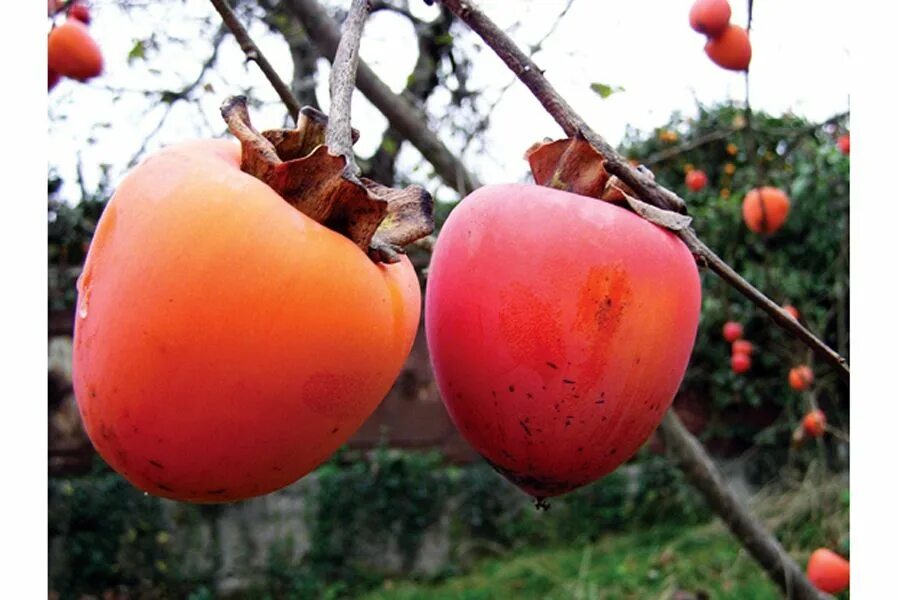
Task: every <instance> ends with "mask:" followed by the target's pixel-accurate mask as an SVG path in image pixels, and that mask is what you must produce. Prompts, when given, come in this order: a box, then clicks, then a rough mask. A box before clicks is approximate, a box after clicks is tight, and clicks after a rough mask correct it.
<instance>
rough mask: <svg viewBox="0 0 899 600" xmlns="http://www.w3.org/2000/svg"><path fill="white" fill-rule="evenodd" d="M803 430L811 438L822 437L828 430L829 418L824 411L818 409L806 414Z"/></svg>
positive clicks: (803, 420)
mask: <svg viewBox="0 0 899 600" xmlns="http://www.w3.org/2000/svg"><path fill="white" fill-rule="evenodd" d="M802 428H803V429H804V430H805V432H806V433H807V434H808V435H810V436H811V437H821V436H822V435H824V430H825V429H826V428H827V417H826V416H825V415H824V411H822V410H819V409H816V410H813V411H811V412H810V413H808V414H806V415H805V417H803V419H802Z"/></svg>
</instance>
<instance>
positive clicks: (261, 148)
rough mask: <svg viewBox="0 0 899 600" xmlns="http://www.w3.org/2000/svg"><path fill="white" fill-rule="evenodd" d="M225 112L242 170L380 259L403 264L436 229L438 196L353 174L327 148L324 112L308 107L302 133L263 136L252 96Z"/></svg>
mask: <svg viewBox="0 0 899 600" xmlns="http://www.w3.org/2000/svg"><path fill="white" fill-rule="evenodd" d="M221 112H222V116H223V117H224V119H225V122H226V123H227V124H228V129H229V130H230V131H231V133H232V134H234V136H235V137H236V138H237V139H238V140H240V145H241V149H242V153H241V165H240V168H241V170H243V171H244V172H245V173H249V174H250V175H253V176H254V177H256V178H257V179H259V180H261V181H263V182H265V183H266V184H268V186H269V187H271V188H272V189H274V190H275V191H276V192H278V194H280V195H281V197H282V198H284V200H286V201H287V202H288V203H289V204H290V205H291V206H293V207H294V208H296V209H297V210H299V211H300V212H302V213H303V214H305V215H306V216H308V217H309V218H311V219H314V220H315V221H317V222H319V223H321V224H322V225H324V226H325V227H328V228H329V229H332V230H334V231H336V232H338V233H340V234H342V235H344V236H345V237H347V238H349V239H350V240H352V242H353V243H354V244H356V245H357V246H359V248H360V249H362V250H363V251H364V252H366V253H367V254H368V256H369V257H370V258H371V259H372V260H373V261H375V262H385V263H395V262H397V261H399V260H400V255H401V254H403V247H404V246H406V245H408V244H411V243H412V242H414V241H416V240H418V239H420V238H423V237H425V236H427V235H429V234H430V233H431V232H432V231H433V230H434V218H433V199H432V198H431V195H430V194H429V193H428V192H427V191H426V190H425V189H424V188H422V187H421V186H416V185H412V186H409V187H406V188H404V189H394V188H389V187H387V186H383V185H381V184H379V183H377V182H375V181H372V180H370V179H366V178H364V177H357V176H355V175H354V174H352V173H351V172H349V171H348V170H347V169H346V168H345V167H346V159H345V158H344V157H343V156H335V155H333V154H332V153H331V152H330V151H329V149H328V147H327V146H326V145H325V132H326V130H327V125H328V118H327V116H326V115H324V114H323V113H322V112H320V111H318V110H316V109H314V108H311V107H308V106H307V107H304V108H303V109H302V110H301V111H300V116H299V120H298V123H297V128H296V129H272V130H268V131H263V132H262V133H260V132H258V131H256V130H255V129H254V128H253V126H252V124H251V123H250V115H249V112H248V110H247V100H246V98H245V97H243V96H232V97H230V98H228V99H227V100H225V102H224V103H223V104H222V107H221ZM353 133H354V136H353V141H355V139H356V132H355V131H354V132H353Z"/></svg>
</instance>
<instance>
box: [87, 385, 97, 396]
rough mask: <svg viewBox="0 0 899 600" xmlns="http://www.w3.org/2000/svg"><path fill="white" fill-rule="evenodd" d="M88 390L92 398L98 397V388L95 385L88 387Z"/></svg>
mask: <svg viewBox="0 0 899 600" xmlns="http://www.w3.org/2000/svg"><path fill="white" fill-rule="evenodd" d="M87 391H88V393H89V394H90V395H91V398H96V397H97V388H95V387H94V386H91V387H90V388H88V390H87Z"/></svg>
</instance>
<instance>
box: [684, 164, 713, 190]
mask: <svg viewBox="0 0 899 600" xmlns="http://www.w3.org/2000/svg"><path fill="white" fill-rule="evenodd" d="M684 182H685V183H686V184H687V187H688V188H690V190H691V191H693V192H698V191H699V190H701V189H702V188H704V187H705V186H706V184H707V183H708V182H709V178H708V176H707V175H706V174H705V171H700V170H699V169H694V170H692V171H690V172H689V173H687V175H686V177H685V178H684Z"/></svg>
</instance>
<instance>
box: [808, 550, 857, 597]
mask: <svg viewBox="0 0 899 600" xmlns="http://www.w3.org/2000/svg"><path fill="white" fill-rule="evenodd" d="M806 575H807V576H808V580H809V581H810V582H811V584H812V585H814V586H815V587H816V588H818V589H819V590H821V591H822V592H827V593H829V594H839V593H840V592H842V591H843V590H845V589H846V588H848V587H849V561H848V560H846V559H845V558H843V557H842V556H840V555H839V554H837V553H836V552H834V551H832V550H828V549H827V548H818V549H817V550H815V551H814V552H812V555H811V556H810V557H809V559H808V566H807V567H806Z"/></svg>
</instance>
